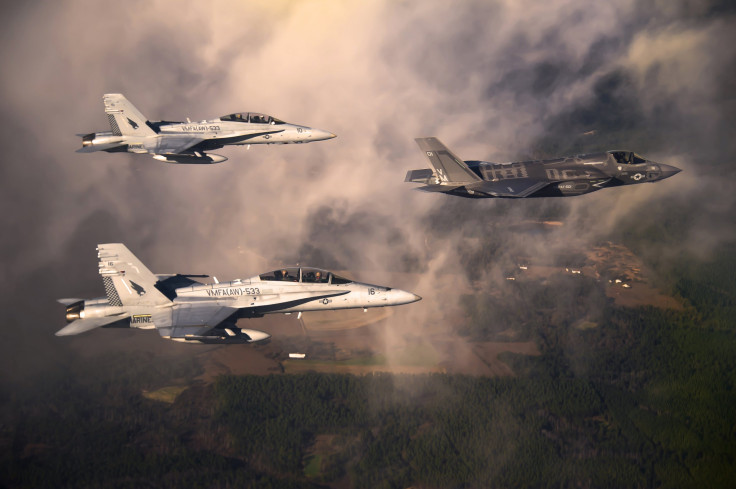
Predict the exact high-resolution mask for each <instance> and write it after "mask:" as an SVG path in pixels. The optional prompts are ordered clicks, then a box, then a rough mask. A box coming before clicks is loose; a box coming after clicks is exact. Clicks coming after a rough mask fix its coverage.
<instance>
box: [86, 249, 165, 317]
mask: <svg viewBox="0 0 736 489" xmlns="http://www.w3.org/2000/svg"><path fill="white" fill-rule="evenodd" d="M97 257H98V258H99V273H100V275H102V282H103V284H104V285H105V293H106V294H107V300H108V302H109V303H110V305H112V306H158V305H163V304H168V303H170V302H171V301H170V300H169V299H168V298H167V297H166V296H165V295H164V294H163V293H161V291H159V290H158V289H157V288H156V282H158V278H157V277H156V276H155V275H154V274H153V273H151V271H150V270H149V269H148V268H146V266H145V265H143V263H141V261H140V260H139V259H138V258H136V256H135V255H134V254H133V253H131V252H130V250H129V249H128V248H127V247H126V246H125V245H124V244H122V243H107V244H99V245H97Z"/></svg>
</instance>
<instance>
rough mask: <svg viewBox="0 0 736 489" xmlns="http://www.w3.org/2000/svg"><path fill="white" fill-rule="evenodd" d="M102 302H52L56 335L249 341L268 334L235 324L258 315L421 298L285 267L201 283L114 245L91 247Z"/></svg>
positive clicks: (391, 303)
mask: <svg viewBox="0 0 736 489" xmlns="http://www.w3.org/2000/svg"><path fill="white" fill-rule="evenodd" d="M97 257H98V258H99V273H100V275H101V276H102V282H103V284H104V287H105V293H106V297H100V298H97V299H88V300H84V299H59V302H60V303H62V304H64V305H65V306H66V320H67V323H68V324H67V325H66V326H65V327H64V328H62V329H61V330H59V331H57V333H56V335H57V336H69V335H76V334H79V333H83V332H85V331H89V330H92V329H95V328H99V327H109V328H112V327H115V328H139V329H157V330H158V332H159V333H160V334H161V336H163V337H164V338H167V339H171V340H175V341H181V342H185V343H255V342H263V341H265V340H268V339H269V338H270V335H269V334H268V333H265V332H263V331H255V330H250V329H242V328H239V327H238V326H236V322H237V320H238V319H240V318H256V317H263V315H264V314H274V313H292V312H296V313H301V312H306V311H325V310H336V309H355V308H364V309H365V308H369V307H384V306H398V305H401V304H409V303H411V302H416V301H418V300H420V299H421V297H419V296H417V295H414V294H412V293H411V292H406V291H403V290H399V289H392V288H390V287H383V286H380V285H370V284H365V283H360V282H355V281H353V280H350V279H347V278H344V277H341V276H339V275H336V274H334V273H332V272H328V271H325V270H321V269H318V268H307V267H288V268H282V269H279V270H276V271H273V272H268V273H264V274H261V275H256V276H255V277H251V278H249V279H246V280H233V281H232V282H217V280H216V279H215V282H216V283H214V284H204V283H201V282H198V281H196V280H194V278H195V277H206V275H180V274H175V275H154V274H153V273H151V272H150V271H149V270H148V268H146V266H145V265H143V263H141V262H140V260H138V258H136V257H135V256H134V255H133V253H131V252H130V250H128V248H126V246H125V245H123V244H121V243H111V244H100V245H98V246H97Z"/></svg>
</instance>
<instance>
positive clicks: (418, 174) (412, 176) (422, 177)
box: [404, 168, 434, 183]
mask: <svg viewBox="0 0 736 489" xmlns="http://www.w3.org/2000/svg"><path fill="white" fill-rule="evenodd" d="M433 175H434V172H433V171H432V170H430V169H429V168H422V169H421V170H409V171H408V172H406V178H404V181H405V182H413V183H428V182H429V179H430V178H432V176H433Z"/></svg>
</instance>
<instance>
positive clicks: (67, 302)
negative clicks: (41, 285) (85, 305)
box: [56, 299, 84, 306]
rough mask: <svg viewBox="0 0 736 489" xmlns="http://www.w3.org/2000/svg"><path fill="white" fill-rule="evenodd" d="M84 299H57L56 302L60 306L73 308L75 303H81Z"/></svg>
mask: <svg viewBox="0 0 736 489" xmlns="http://www.w3.org/2000/svg"><path fill="white" fill-rule="evenodd" d="M83 300H84V299H56V302H58V303H59V304H64V305H65V306H71V305H72V304H74V303H75V302H81V301H83Z"/></svg>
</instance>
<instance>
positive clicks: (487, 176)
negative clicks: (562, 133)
mask: <svg viewBox="0 0 736 489" xmlns="http://www.w3.org/2000/svg"><path fill="white" fill-rule="evenodd" d="M415 141H416V142H417V144H419V147H420V148H421V149H422V151H424V153H425V154H426V155H427V158H429V162H430V163H431V164H432V167H433V168H434V170H431V169H422V170H410V171H409V172H408V173H407V174H406V178H405V179H404V181H405V182H413V183H422V184H424V186H423V187H418V188H417V190H423V191H426V192H442V193H446V194H450V195H457V196H459V197H467V198H475V199H483V198H492V197H499V198H524V197H572V196H575V195H582V194H588V193H590V192H595V191H596V190H600V189H602V188H607V187H618V186H620V185H631V184H634V183H644V182H657V181H659V180H664V179H665V178H668V177H671V176H672V175H674V174H676V173H678V172H679V171H680V169H679V168H675V167H674V166H670V165H664V164H662V163H657V162H654V161H650V160H647V159H645V158H643V157H641V156H639V155H638V154H636V153H634V152H632V151H607V152H605V153H594V154H583V155H577V156H568V157H565V158H556V159H553V160H540V161H519V162H513V163H490V162H488V161H475V160H472V161H463V160H461V159H460V158H458V157H457V156H455V154H454V153H453V152H452V151H450V150H449V149H448V148H447V147H446V146H445V145H444V144H442V142H440V140H439V139H437V138H418V139H416V140H415Z"/></svg>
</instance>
